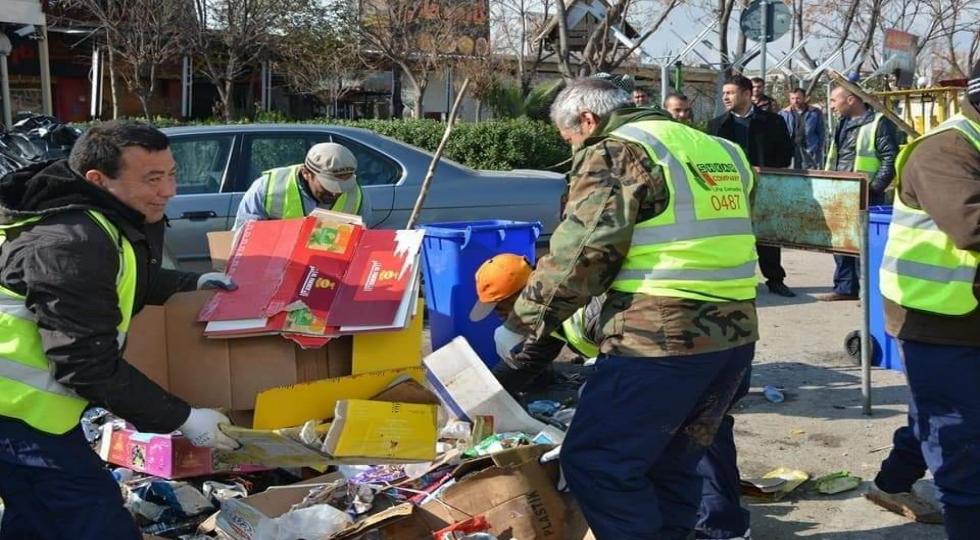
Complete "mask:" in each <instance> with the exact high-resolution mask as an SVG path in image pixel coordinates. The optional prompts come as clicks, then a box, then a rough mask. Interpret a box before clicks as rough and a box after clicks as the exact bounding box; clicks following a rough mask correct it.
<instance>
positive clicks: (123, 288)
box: [0, 211, 136, 435]
mask: <svg viewBox="0 0 980 540" xmlns="http://www.w3.org/2000/svg"><path fill="white" fill-rule="evenodd" d="M86 213H87V214H88V215H89V217H91V218H92V220H94V221H95V222H96V223H98V224H99V226H100V227H102V229H103V230H104V231H105V233H106V234H107V235H108V236H109V238H110V239H111V240H112V242H113V244H115V245H116V246H118V249H119V274H118V275H117V277H116V295H117V296H118V298H119V312H120V313H121V314H122V320H121V321H120V322H119V325H118V326H117V327H116V330H117V332H118V334H117V336H116V341H117V343H118V346H119V348H120V350H122V347H123V345H124V344H125V341H126V332H127V331H128V330H129V322H130V319H131V318H132V315H133V305H134V302H135V296H136V253H135V252H134V251H133V246H132V244H130V242H129V240H128V239H126V238H125V237H124V236H123V235H122V233H120V231H119V229H118V228H116V226H115V225H113V224H112V222H110V221H109V220H108V219H107V218H106V217H105V216H104V215H102V214H101V213H99V212H95V211H88V212H86ZM40 219H41V218H31V219H27V220H24V221H20V222H17V223H13V224H10V225H2V226H0V244H2V243H3V242H4V241H6V238H7V233H8V231H10V230H12V229H18V228H21V227H24V226H26V225H30V224H32V223H35V222H37V221H40ZM24 300H25V297H24V296H23V295H20V294H17V293H16V292H14V291H11V290H10V289H7V288H5V287H2V286H0V416H6V417H8V418H18V419H20V420H23V421H24V422H26V423H27V424H29V425H30V426H32V427H34V428H36V429H39V430H41V431H44V432H46V433H52V434H54V435H61V434H64V433H66V432H68V431H69V430H71V429H72V428H74V427H75V426H76V425H77V424H78V419H79V417H81V415H82V412H84V411H85V407H86V406H87V405H88V402H87V401H86V400H84V399H82V398H81V397H79V396H78V395H77V394H75V392H73V391H72V390H70V389H68V388H66V387H64V386H62V385H61V383H59V382H58V381H57V380H55V379H54V377H53V376H52V375H51V370H50V368H49V365H48V358H47V356H45V354H44V348H43V346H42V344H41V335H40V334H39V333H38V329H37V322H36V321H35V317H34V314H33V313H32V312H31V311H30V310H29V309H28V308H27V306H25V305H24Z"/></svg>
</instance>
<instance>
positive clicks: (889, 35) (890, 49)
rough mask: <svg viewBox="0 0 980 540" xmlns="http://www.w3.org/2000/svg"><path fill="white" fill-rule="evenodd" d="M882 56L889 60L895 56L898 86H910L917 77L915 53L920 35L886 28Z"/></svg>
mask: <svg viewBox="0 0 980 540" xmlns="http://www.w3.org/2000/svg"><path fill="white" fill-rule="evenodd" d="M883 45H884V46H883V47H882V49H883V50H882V52H883V53H884V54H882V57H883V58H884V60H885V61H886V62H887V61H888V60H890V59H892V58H894V59H895V60H894V61H893V62H894V63H893V65H894V69H896V70H898V81H897V82H898V86H900V87H903V88H910V87H911V86H912V83H913V79H914V78H915V55H916V52H917V51H918V48H919V47H918V45H919V36H916V35H915V34H910V33H908V32H902V31H901V30H895V29H894V28H889V29H887V30H885V42H884V44H883Z"/></svg>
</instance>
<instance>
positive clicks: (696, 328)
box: [494, 79, 758, 540]
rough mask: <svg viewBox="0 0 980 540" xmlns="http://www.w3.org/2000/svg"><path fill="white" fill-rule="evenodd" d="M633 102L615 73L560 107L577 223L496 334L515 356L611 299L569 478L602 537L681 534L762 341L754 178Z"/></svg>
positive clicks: (568, 95)
mask: <svg viewBox="0 0 980 540" xmlns="http://www.w3.org/2000/svg"><path fill="white" fill-rule="evenodd" d="M631 105H632V103H631V100H630V96H629V95H628V94H627V93H626V92H624V91H623V90H621V89H620V88H617V87H616V86H614V85H612V84H610V83H608V82H606V81H601V80H589V79H580V80H576V81H573V82H571V83H570V84H569V85H568V86H567V87H566V88H565V89H564V90H563V91H562V92H561V93H560V94H559V95H558V97H557V98H556V100H555V103H554V105H553V106H552V110H551V118H552V120H553V121H554V123H555V125H556V126H557V127H558V129H559V131H560V133H561V135H562V137H563V138H564V139H565V140H566V141H568V142H569V143H571V144H572V147H573V152H574V159H573V164H572V171H571V173H570V176H571V184H570V187H569V191H570V192H569V201H568V206H567V210H566V215H565V219H564V220H563V221H562V223H561V224H560V225H559V226H558V228H557V229H556V230H555V232H554V234H553V235H552V237H551V249H550V253H549V254H548V255H546V256H545V257H543V258H542V259H541V261H540V262H539V263H538V266H537V268H536V269H535V270H534V272H533V273H532V274H531V276H530V278H529V279H528V284H527V286H526V287H525V288H524V290H523V292H522V293H521V296H520V297H519V298H518V299H517V301H516V303H515V305H514V308H513V312H512V314H511V315H510V316H509V317H508V319H507V321H506V322H505V324H504V325H503V326H501V327H500V328H498V330H497V331H496V333H495V336H494V337H495V341H496V342H497V346H498V347H497V349H498V351H503V352H504V354H505V355H506V354H507V352H508V351H511V352H512V353H514V354H517V353H519V352H520V351H521V350H522V347H529V346H533V345H534V344H535V343H536V342H537V341H538V340H543V339H547V338H548V336H550V335H551V333H552V332H554V331H555V330H556V329H558V328H559V326H560V325H561V324H562V322H563V321H565V320H566V319H568V318H569V317H571V316H572V314H574V313H575V312H576V311H577V310H578V309H579V308H581V307H583V306H585V305H586V304H587V303H588V302H589V301H590V299H591V298H593V297H597V296H600V295H602V294H606V299H605V301H604V302H603V308H602V313H601V315H600V320H599V323H598V324H599V326H600V330H599V331H598V334H599V335H598V336H597V337H598V338H599V340H598V341H599V343H598V345H599V349H600V354H599V357H598V360H597V362H596V368H595V372H594V374H592V375H591V376H590V378H589V381H588V383H586V385H585V387H584V390H583V392H582V396H581V399H580V401H579V405H578V409H577V412H576V415H575V419H574V420H573V422H572V425H571V427H570V429H569V432H568V435H567V437H566V438H565V442H564V445H563V447H562V454H561V460H562V470H563V471H564V473H565V477H566V479H567V480H568V485H569V487H570V488H571V490H572V493H573V494H574V495H575V497H576V499H577V500H578V502H579V504H580V506H581V508H582V511H583V513H584V514H585V517H586V519H587V520H588V522H589V525H590V527H591V528H592V531H593V533H594V534H595V536H596V538H598V539H599V540H610V539H614V540H633V539H635V540H640V539H651V538H668V539H674V538H678V539H680V538H686V536H687V535H688V534H689V533H690V531H691V530H692V529H693V528H694V526H695V523H696V521H697V513H698V506H699V502H700V501H701V500H702V477H701V476H699V474H698V464H699V461H701V460H702V458H703V457H704V456H705V451H706V449H707V448H708V447H709V446H711V445H713V444H715V435H716V432H718V433H719V435H721V433H720V432H719V425H720V424H722V421H723V417H724V415H725V413H726V412H727V410H728V408H729V407H730V405H731V402H732V398H733V396H734V395H735V393H736V390H737V389H738V387H739V386H740V384H741V383H742V381H743V380H744V378H745V376H746V375H747V373H748V371H749V367H750V364H751V362H752V357H753V354H754V348H755V342H756V341H757V340H758V321H757V318H756V312H755V302H754V299H755V291H756V278H755V264H756V253H755V236H754V235H753V233H752V223H751V219H750V213H749V206H748V203H749V201H748V197H749V194H750V192H751V189H752V185H753V181H754V177H753V174H752V169H751V167H750V166H749V163H748V161H747V160H746V158H745V155H744V154H743V153H742V151H741V150H740V149H739V148H738V147H737V146H736V145H734V144H733V143H730V142H728V141H725V140H722V139H718V138H715V137H711V136H709V135H706V134H704V133H701V132H700V131H697V130H695V129H692V128H690V127H688V126H686V125H684V124H681V123H679V122H674V121H671V119H670V117H669V116H667V115H666V114H665V113H664V112H663V111H661V110H659V109H646V108H644V109H640V108H633V107H632V106H631ZM725 425H726V426H727V429H728V432H727V436H723V437H722V438H723V439H724V440H725V444H724V445H723V446H724V447H725V448H729V450H728V451H727V453H730V454H731V460H732V465H733V466H734V444H733V443H732V438H731V425H730V423H726V424H725ZM721 453H722V454H725V453H726V451H724V450H723V451H721ZM725 472H726V474H727V476H725V477H724V478H722V477H721V476H719V477H718V478H715V480H716V482H713V483H712V482H705V485H706V488H705V489H708V487H707V485H708V484H712V485H727V484H729V483H732V482H730V480H732V479H731V478H729V477H730V476H731V475H732V474H734V476H735V478H734V489H737V487H738V478H737V470H735V471H734V472H732V471H729V470H727V469H726V471H725ZM735 497H736V500H737V492H736V494H735ZM738 532H739V534H744V533H743V531H738ZM736 536H737V535H736Z"/></svg>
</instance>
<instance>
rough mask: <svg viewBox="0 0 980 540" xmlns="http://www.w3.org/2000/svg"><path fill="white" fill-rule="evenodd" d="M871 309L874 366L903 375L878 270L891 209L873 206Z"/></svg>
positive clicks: (870, 216)
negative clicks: (887, 320) (889, 330)
mask: <svg viewBox="0 0 980 540" xmlns="http://www.w3.org/2000/svg"><path fill="white" fill-rule="evenodd" d="M868 212H869V215H868V247H869V248H870V249H869V253H868V261H869V263H870V268H869V270H870V272H869V274H870V276H869V284H868V309H869V310H871V313H870V314H871V328H870V331H871V345H872V350H873V356H872V357H871V358H872V365H875V366H880V367H883V368H886V369H893V370H896V371H904V369H905V367H904V366H903V365H902V357H901V356H900V355H899V354H898V342H897V341H895V338H893V337H892V336H890V335H888V333H886V332H885V303H884V299H883V298H882V297H881V289H880V287H879V286H878V283H879V278H878V269H879V268H881V260H882V258H883V257H884V255H885V243H886V242H887V240H888V225H889V224H890V223H891V221H892V207H891V206H872V207H871V208H869V209H868Z"/></svg>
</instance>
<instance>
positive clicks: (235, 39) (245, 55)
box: [184, 0, 318, 120]
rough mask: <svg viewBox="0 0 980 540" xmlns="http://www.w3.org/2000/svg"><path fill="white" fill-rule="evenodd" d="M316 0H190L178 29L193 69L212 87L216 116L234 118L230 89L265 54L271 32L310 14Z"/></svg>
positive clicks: (227, 118) (277, 30)
mask: <svg viewBox="0 0 980 540" xmlns="http://www.w3.org/2000/svg"><path fill="white" fill-rule="evenodd" d="M317 5H318V3H317V2H316V0H193V10H192V12H191V14H192V20H191V21H190V22H189V23H188V24H186V25H185V26H184V28H185V38H186V40H187V43H188V44H189V46H190V50H191V51H193V53H194V54H195V58H196V60H197V61H196V63H195V65H196V66H197V67H198V70H199V71H200V73H201V74H202V75H204V76H205V77H206V78H207V79H208V80H210V81H211V83H212V84H214V86H215V88H216V89H217V92H218V103H217V104H216V109H217V112H219V113H220V114H221V115H222V116H223V117H224V118H225V119H226V120H232V119H234V118H235V115H236V111H235V108H234V99H233V91H234V85H235V82H236V81H238V80H239V79H240V78H241V77H242V75H243V74H245V73H246V72H247V71H248V69H249V68H254V67H255V65H256V64H257V63H258V62H259V61H261V60H263V59H264V56H265V55H268V54H269V43H270V40H271V39H272V37H273V36H274V35H275V34H276V33H281V32H282V30H283V29H284V28H287V27H290V26H292V25H293V24H294V23H295V21H298V20H302V19H303V18H304V17H309V16H310V15H311V14H312V13H315V10H314V7H315V6H317Z"/></svg>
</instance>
